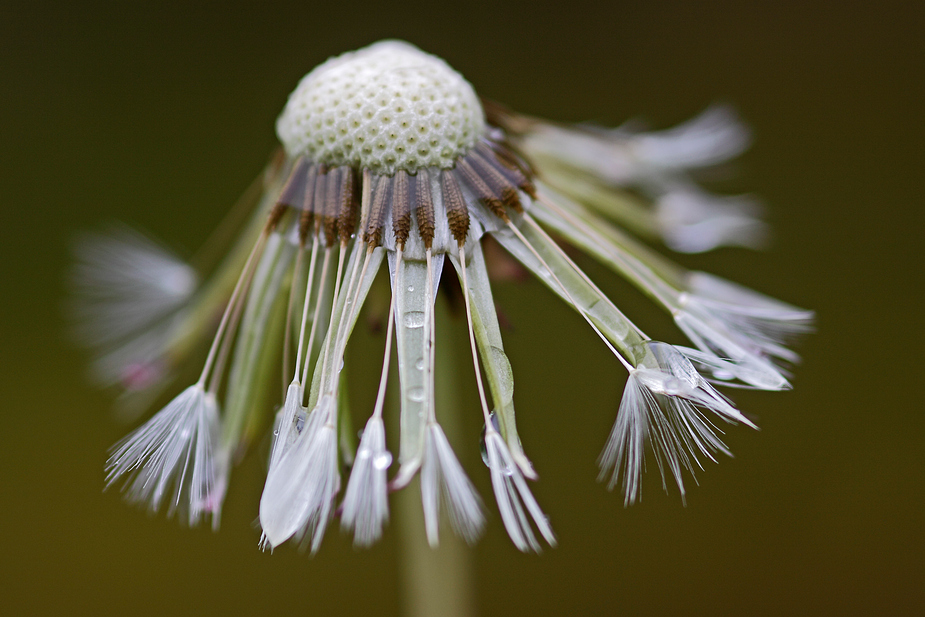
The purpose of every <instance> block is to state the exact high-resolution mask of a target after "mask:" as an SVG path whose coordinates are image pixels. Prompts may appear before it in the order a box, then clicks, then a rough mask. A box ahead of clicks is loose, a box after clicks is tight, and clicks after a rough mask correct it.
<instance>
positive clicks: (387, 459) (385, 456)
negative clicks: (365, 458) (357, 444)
mask: <svg viewBox="0 0 925 617" xmlns="http://www.w3.org/2000/svg"><path fill="white" fill-rule="evenodd" d="M391 464H392V455H391V454H389V453H388V452H387V451H383V452H381V453H379V454H377V455H376V457H375V458H374V459H373V467H375V468H376V469H380V470H382V469H388V468H389V465H391Z"/></svg>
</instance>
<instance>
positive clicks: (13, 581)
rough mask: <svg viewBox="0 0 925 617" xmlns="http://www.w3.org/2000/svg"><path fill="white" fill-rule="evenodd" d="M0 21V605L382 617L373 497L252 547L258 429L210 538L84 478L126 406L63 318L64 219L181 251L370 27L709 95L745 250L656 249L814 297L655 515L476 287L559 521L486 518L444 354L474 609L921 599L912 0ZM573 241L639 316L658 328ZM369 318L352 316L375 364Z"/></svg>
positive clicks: (540, 299) (549, 109)
mask: <svg viewBox="0 0 925 617" xmlns="http://www.w3.org/2000/svg"><path fill="white" fill-rule="evenodd" d="M0 15H2V18H0V50H2V51H0V161H2V164H0V199H2V213H3V214H2V221H3V224H2V225H0V236H2V239H0V264H2V266H0V276H2V287H0V289H2V293H3V299H2V302H0V392H2V393H3V399H2V400H3V405H2V420H0V423H2V431H0V488H2V495H3V498H2V499H3V501H2V505H0V546H2V557H0V605H2V606H3V607H4V609H3V613H4V614H7V615H13V614H17V615H19V614H74V615H77V614H88V615H115V614H134V615H160V614H219V613H221V614H257V613H260V614H283V612H284V611H285V612H286V613H285V614H299V615H302V614H305V615H315V614H343V615H348V614H349V615H353V614H357V615H360V614H375V615H382V616H385V615H395V614H399V612H400V610H401V606H402V603H403V601H404V597H405V596H404V592H403V591H402V590H403V587H402V583H401V574H400V573H401V569H400V566H401V562H402V558H403V553H402V549H401V547H400V546H399V544H400V542H399V534H398V530H397V524H396V523H395V522H393V526H392V529H390V530H389V532H388V533H387V535H386V537H385V539H384V540H383V541H382V542H380V543H379V544H378V545H377V546H376V547H374V548H373V549H372V550H369V551H363V552H357V551H354V549H353V548H352V547H351V544H350V540H349V538H347V537H345V536H343V535H341V534H340V533H338V532H337V531H336V528H335V530H334V531H333V532H329V533H328V537H327V538H326V540H325V543H324V546H323V547H322V550H321V551H320V553H319V554H318V555H317V556H315V557H314V558H310V557H308V556H307V555H300V554H299V553H298V552H297V551H296V550H294V549H293V548H292V547H288V546H287V547H284V548H283V549H281V550H278V551H277V552H276V554H274V555H270V554H265V553H261V552H259V551H258V550H257V540H258V536H259V532H258V531H257V530H256V529H255V527H254V524H253V523H254V520H255V518H256V514H257V503H258V499H259V494H260V491H261V488H262V474H263V470H264V465H265V463H264V455H263V454H261V453H260V452H256V453H254V454H252V455H251V456H250V457H249V458H247V459H246V460H245V461H244V463H243V464H242V466H241V467H240V468H239V469H238V470H237V471H236V472H235V474H234V476H233V483H232V486H231V489H230V492H229V495H228V501H227V505H226V509H225V514H224V518H223V526H222V529H221V531H220V532H218V533H212V532H211V531H209V530H207V529H203V528H200V529H195V530H189V529H185V528H183V527H181V526H180V525H178V524H177V523H176V522H175V521H168V520H165V518H164V517H163V516H160V517H156V518H153V519H152V518H150V517H148V516H147V515H146V514H145V513H143V512H141V511H140V510H138V509H133V508H131V507H127V506H126V505H125V504H124V503H122V501H121V499H120V497H119V495H118V492H117V491H109V492H106V493H104V492H103V491H102V487H103V463H104V461H105V458H106V452H107V449H108V448H109V447H110V446H111V445H112V444H113V443H114V442H115V441H117V440H118V439H119V438H120V437H121V436H122V435H124V434H125V433H126V432H127V430H129V428H130V427H127V426H124V425H120V424H119V423H118V422H117V421H116V420H115V419H114V418H113V417H112V415H111V414H110V413H109V411H108V410H109V408H110V405H111V399H110V397H109V396H108V395H106V394H105V393H100V392H97V391H95V390H94V389H92V388H91V387H90V386H89V385H88V384H87V382H86V380H85V377H84V371H85V364H86V357H85V355H84V354H83V353H82V352H81V351H79V350H77V349H74V348H73V347H72V346H70V345H69V343H68V342H67V338H66V336H65V324H64V320H63V318H62V312H63V311H62V304H63V300H64V293H65V292H64V288H65V286H64V280H65V271H66V268H67V265H68V261H69V257H68V247H69V242H70V239H71V238H72V236H73V234H74V232H75V231H77V230H80V229H87V228H95V227H99V226H100V225H101V224H103V223H106V222H108V221H111V220H113V219H119V220H125V221H128V222H130V223H132V224H135V225H137V226H139V227H141V228H143V229H145V230H148V231H149V232H150V233H152V234H153V235H155V236H156V237H160V238H163V239H164V240H165V241H166V242H167V243H169V244H170V245H171V246H173V247H175V248H177V250H179V251H180V252H181V254H185V255H189V254H191V253H192V252H193V251H194V250H195V249H196V248H197V247H198V245H199V243H200V242H201V241H202V240H203V239H204V238H205V237H206V236H207V235H208V233H209V232H210V231H211V230H212V229H213V228H214V227H215V226H216V225H217V223H218V222H219V221H220V220H221V218H222V215H223V213H224V212H225V211H226V210H227V208H228V207H229V206H230V205H231V204H232V203H234V201H235V200H236V198H237V197H238V195H239V194H240V193H241V192H242V191H243V190H244V189H245V188H246V187H247V186H248V184H249V183H250V181H251V180H252V178H253V177H255V176H256V175H257V174H258V173H259V172H260V170H261V168H262V166H263V164H264V162H265V161H266V159H267V156H268V154H269V153H270V151H271V150H272V149H273V148H274V146H275V143H276V142H275V137H274V131H273V124H274V120H275V118H276V115H277V113H278V112H279V110H280V109H281V108H282V106H283V103H284V102H285V100H286V97H287V95H288V93H289V92H290V91H291V89H292V88H293V87H294V86H295V84H296V82H297V80H298V79H299V78H300V77H301V76H302V75H303V74H304V73H306V72H307V71H308V70H309V69H311V68H312V67H313V66H315V65H316V64H318V63H319V62H321V61H323V60H324V59H326V58H327V57H328V56H330V55H334V54H338V53H340V52H342V51H346V50H350V49H354V48H357V47H360V46H363V45H366V44H368V43H370V42H373V41H375V40H378V39H381V38H385V37H397V38H404V39H407V40H409V41H411V42H413V43H415V44H417V45H418V46H420V47H421V48H423V49H424V50H427V51H430V52H433V53H436V54H437V55H439V56H442V57H443V58H445V59H446V60H447V61H448V62H449V63H450V64H451V65H452V66H454V67H455V68H457V69H458V70H459V71H461V72H462V73H463V74H464V75H465V76H466V77H467V78H468V79H469V80H470V81H471V82H472V83H473V84H474V85H475V87H476V89H477V90H478V92H479V93H480V94H482V95H484V96H488V97H491V98H494V99H496V100H499V101H503V102H505V103H507V104H508V105H509V106H511V107H513V108H515V109H518V110H521V111H524V112H528V113H531V114H536V115H540V116H545V117H548V118H554V119H557V120H564V121H595V122H600V123H604V124H610V125H615V124H618V123H621V122H623V121H624V120H626V119H627V118H630V117H641V118H643V119H645V120H646V121H647V122H648V123H649V124H650V125H651V126H652V127H656V128H661V127H666V126H669V125H671V124H674V123H676V122H679V121H682V120H684V119H686V118H688V117H691V116H693V115H695V114H696V113H698V112H699V111H701V110H702V109H703V108H705V107H706V106H707V105H709V104H710V103H712V102H716V101H721V102H729V103H732V104H734V105H735V106H736V107H737V108H738V110H739V111H740V113H741V115H742V116H743V118H745V119H746V121H747V122H748V123H749V124H750V125H751V126H752V128H753V130H754V136H755V141H754V145H753V147H752V149H751V150H750V151H749V152H748V153H746V154H745V155H744V156H743V157H742V158H741V160H740V161H739V163H738V164H737V165H736V174H735V175H734V176H732V177H730V178H728V179H725V180H723V181H721V182H717V183H714V184H713V185H711V188H715V189H717V190H722V191H727V192H742V191H750V192H754V193H755V194H757V195H760V196H761V198H762V199H763V200H764V201H765V202H766V203H767V204H768V206H769V208H768V210H769V218H770V221H771V222H772V224H773V225H774V228H775V231H776V237H775V242H774V244H773V246H772V247H771V248H770V249H769V250H767V251H765V252H762V253H755V252H749V251H745V250H730V249H726V250H720V251H717V252H715V253H712V254H708V255H702V256H696V257H685V258H681V261H682V263H684V264H685V265H688V266H690V267H695V268H699V269H704V270H707V271H711V272H715V273H717V274H720V275H722V276H726V277H728V278H731V279H733V280H737V281H740V282H742V283H744V284H747V285H750V286H752V287H754V288H757V289H759V290H762V291H764V292H766V293H769V294H771V295H773V296H777V297H780V298H782V299H784V300H787V301H790V302H792V303H794V304H797V305H800V306H805V307H809V308H813V309H816V310H817V311H818V315H819V320H818V332H817V333H816V334H815V335H813V336H811V337H809V338H807V339H806V340H805V342H804V344H803V345H802V347H801V352H802V353H803V356H804V363H803V365H802V366H801V367H799V369H798V371H797V374H796V378H795V386H796V387H795V389H794V390H793V391H792V392H787V393H756V392H747V391H742V392H734V393H733V394H734V396H735V399H736V401H737V402H738V403H739V405H740V407H741V408H743V409H744V410H746V411H747V412H748V413H749V414H751V415H752V416H753V417H754V418H756V419H757V421H758V423H759V424H760V426H761V428H762V430H761V431H760V432H753V431H749V430H747V429H745V428H734V429H732V430H731V431H729V433H728V443H729V444H730V446H731V448H732V450H733V451H734V453H735V455H736V458H734V459H729V460H723V461H721V464H719V465H710V466H709V467H708V468H707V470H706V471H705V472H704V473H702V474H700V475H699V480H700V486H699V487H696V486H693V483H691V485H692V487H691V490H690V491H689V497H688V504H687V506H686V507H684V506H682V505H681V503H680V499H679V498H678V495H677V492H676V491H672V492H671V493H670V494H669V495H665V494H664V493H663V492H662V491H661V489H660V487H659V481H658V478H657V474H655V473H654V472H650V473H649V474H648V475H647V476H646V480H645V485H644V495H645V499H644V501H643V502H642V503H641V504H639V505H637V506H635V507H633V508H631V509H624V507H623V504H622V500H621V498H620V496H619V495H618V494H616V493H609V492H607V491H606V490H605V488H604V487H603V486H601V485H600V484H598V483H597V482H595V477H596V474H597V469H596V464H595V460H596V457H597V455H598V452H599V451H600V449H601V447H602V445H603V443H604V440H605V438H606V436H607V432H608V431H609V428H610V425H611V423H612V421H613V417H614V415H615V413H616V408H617V403H618V400H619V397H620V393H621V391H622V387H623V382H624V376H623V375H624V374H623V371H622V369H620V368H619V365H618V364H617V363H616V362H615V361H614V359H613V358H612V357H609V355H608V353H607V352H606V350H605V349H603V347H602V346H601V345H600V344H599V341H598V340H597V339H596V337H595V335H594V334H593V332H591V331H590V330H589V329H588V328H587V327H586V326H585V325H584V324H583V323H582V322H581V320H580V319H579V318H578V316H577V315H575V314H574V313H572V312H570V311H569V310H568V309H566V308H565V307H564V306H563V305H562V304H561V303H560V302H558V301H557V300H555V299H554V298H553V297H552V295H551V294H550V293H549V292H547V291H546V290H545V289H544V288H542V287H541V286H540V285H539V284H538V283H536V282H533V281H528V282H526V283H523V284H518V285H514V284H507V285H499V286H497V287H496V298H497V299H498V301H499V304H500V305H501V307H502V309H503V310H504V311H505V313H506V315H507V316H508V318H509V320H510V321H511V323H512V325H513V329H512V331H511V332H509V333H508V334H507V335H506V338H505V345H506V347H507V351H508V353H509V354H510V356H511V358H512V362H513V365H514V370H515V373H516V377H517V391H516V397H517V399H516V400H517V404H518V411H519V414H518V416H519V420H520V423H521V431H522V437H523V439H524V442H525V444H526V447H527V451H528V453H529V455H530V456H531V457H532V459H533V461H534V463H535V465H536V467H537V469H538V471H539V473H540V475H541V478H542V479H541V481H540V482H539V483H538V484H536V485H535V486H534V488H535V493H536V495H537V497H538V499H539V500H540V502H541V504H542V505H543V507H544V508H545V510H546V512H547V513H548V514H549V516H550V518H551V520H552V522H553V525H554V527H555V529H556V531H557V533H558V536H559V541H560V545H559V547H558V548H556V549H554V550H547V551H545V552H544V553H543V554H542V555H540V556H530V555H521V554H519V553H518V552H517V551H516V550H515V549H514V548H513V546H512V545H511V544H510V542H509V541H508V540H507V538H506V536H505V534H504V531H503V526H502V525H501V522H500V517H499V516H498V515H497V511H496V509H495V507H494V504H493V500H491V499H490V496H491V489H490V483H489V481H488V476H487V473H485V470H484V468H483V467H482V464H481V462H479V460H478V452H477V448H476V445H477V441H478V430H479V429H480V424H481V421H480V419H479V418H478V412H477V407H476V398H475V390H474V386H473V383H472V377H471V372H469V373H465V374H464V383H463V386H464V387H463V388H462V390H463V392H464V393H465V394H464V398H463V401H462V402H463V404H464V407H466V408H467V409H471V411H472V413H471V414H469V416H468V417H467V418H466V419H464V421H463V426H462V430H463V435H464V437H463V439H462V440H461V441H459V442H458V444H457V451H459V452H460V456H461V457H462V458H463V459H464V464H465V465H466V466H467V468H468V470H469V472H470V475H471V476H472V478H473V480H474V482H475V483H476V485H477V487H478V489H479V491H480V493H481V494H482V495H483V496H484V497H486V498H487V500H488V503H489V504H490V512H491V515H490V519H489V527H488V531H487V534H486V536H485V537H484V538H483V540H482V541H481V542H480V543H479V544H478V545H477V546H476V547H475V548H474V549H472V550H471V552H470V558H471V564H472V577H473V581H474V592H475V596H474V597H475V606H476V608H477V609H478V611H479V613H480V614H484V615H502V614H513V615H563V614H570V615H572V614H575V615H598V614H600V615H610V614H626V615H648V614H652V615H661V614H667V613H680V612H684V613H686V614H711V615H743V614H747V615H780V614H790V615H795V614H811V615H820V614H823V615H836V614H837V615H849V614H856V615H870V614H922V611H925V581H923V574H925V564H923V554H925V552H923V549H925V542H923V540H925V537H923V536H925V532H923V527H925V525H923V523H925V517H923V514H922V508H923V506H925V478H923V471H925V466H923V464H922V463H923V455H922V451H923V447H922V446H923V443H925V414H923V403H922V395H921V383H922V370H923V361H922V357H923V356H922V343H923V340H922V333H923V326H922V320H921V317H922V306H923V305H922V301H923V295H922V282H923V278H925V277H923V275H922V266H923V252H922V250H921V247H922V233H923V222H925V217H923V214H922V210H923V199H922V194H923V192H922V178H923V171H925V169H923V146H922V144H923V143H925V131H923V126H925V122H923V111H925V107H923V103H925V97H923V94H925V70H923V69H925V61H923V60H925V54H923V50H925V46H923V42H922V32H923V31H925V20H923V10H922V5H921V3H915V2H905V3H904V2H880V3H876V5H874V4H873V3H864V2H843V3H797V2H792V3H791V2H758V3H737V2H710V3H687V2H668V3H666V2H632V3H627V2H612V3H603V2H591V1H587V0H573V1H570V2H543V1H534V2H498V3H495V2H482V1H473V2H464V3H461V2H454V3H439V4H431V3H427V4H421V5H416V4H414V3H411V2H404V3H382V4H377V5H372V4H360V3H347V2H314V1H311V0H309V1H303V2H298V3H285V2H273V1H267V2H259V3H258V2H254V3H251V4H239V3H234V2H206V3H195V2H188V1H184V2H159V3H149V4H142V3H124V2H86V1H83V2H58V3H54V2H30V3H27V2H13V3H5V4H4V6H3V8H2V9H0ZM582 264H583V265H585V266H587V268H588V269H589V271H590V272H591V274H592V275H593V276H594V277H595V278H596V279H597V280H601V281H603V282H604V287H605V289H606V290H607V291H608V292H610V293H611V294H612V297H613V298H614V299H615V300H616V302H617V304H618V305H619V306H620V307H621V308H623V309H624V310H625V312H627V313H628V314H629V315H630V316H631V317H633V318H634V319H636V320H637V321H638V323H639V324H640V325H641V326H642V327H643V329H645V330H647V331H649V333H650V334H653V335H655V336H656V337H657V338H662V339H667V340H670V341H676V342H681V340H682V339H681V337H680V335H679V334H678V333H676V332H675V331H674V330H673V328H672V326H671V324H670V323H669V320H668V319H667V318H666V317H665V316H664V315H662V314H661V313H660V312H658V311H657V310H656V309H654V308H652V306H651V305H650V304H649V303H648V302H647V301H645V300H643V299H642V298H641V297H640V296H639V295H638V294H637V293H636V292H635V291H634V290H632V289H631V288H630V287H629V286H627V285H625V284H623V283H622V282H620V281H617V280H616V279H615V277H613V276H611V275H610V274H608V273H607V272H605V271H604V270H603V269H602V268H600V267H598V266H596V265H595V264H593V263H591V262H590V261H589V260H583V261H582ZM463 332H464V331H463V330H462V326H461V324H458V325H457V328H456V336H457V340H458V341H459V342H460V343H462V344H464V342H465V339H464V338H463V336H464V335H463ZM378 336H379V338H376V336H375V335H367V334H361V336H360V340H362V339H363V337H368V338H369V339H374V340H373V342H372V344H373V345H374V346H375V349H376V350H377V351H376V352H375V354H374V355H376V356H378V353H379V351H378V350H379V349H381V347H380V345H381V340H382V339H381V335H378ZM462 344H461V345H460V346H459V347H460V353H463V352H464V351H465V349H464V347H463V346H462ZM462 358H463V359H465V356H462ZM374 370H378V369H374ZM354 381H355V382H357V381H363V380H362V379H355V380H354ZM364 397H366V398H364ZM466 397H467V398H466ZM356 398H357V400H360V401H362V400H369V401H371V400H372V398H371V394H370V393H369V391H368V390H361V391H360V392H359V393H358V394H357V395H356ZM465 435H468V436H467V437H466V436H465Z"/></svg>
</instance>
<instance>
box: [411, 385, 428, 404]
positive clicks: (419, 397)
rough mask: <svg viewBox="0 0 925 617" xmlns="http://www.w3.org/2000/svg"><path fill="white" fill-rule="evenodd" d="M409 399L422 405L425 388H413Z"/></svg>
mask: <svg viewBox="0 0 925 617" xmlns="http://www.w3.org/2000/svg"><path fill="white" fill-rule="evenodd" d="M408 398H409V399H411V400H412V401H415V402H417V403H420V402H421V401H423V400H424V388H422V387H421V386H415V387H414V388H411V389H410V390H408Z"/></svg>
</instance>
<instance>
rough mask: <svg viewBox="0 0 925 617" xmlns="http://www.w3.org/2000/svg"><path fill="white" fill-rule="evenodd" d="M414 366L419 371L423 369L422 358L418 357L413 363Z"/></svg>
mask: <svg viewBox="0 0 925 617" xmlns="http://www.w3.org/2000/svg"><path fill="white" fill-rule="evenodd" d="M414 368H416V369H417V370H419V371H423V370H424V358H418V361H417V362H415V363H414Z"/></svg>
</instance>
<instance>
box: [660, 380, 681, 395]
mask: <svg viewBox="0 0 925 617" xmlns="http://www.w3.org/2000/svg"><path fill="white" fill-rule="evenodd" d="M662 389H663V390H664V392H665V394H667V395H668V396H678V395H679V394H681V393H682V392H684V384H683V383H682V382H681V380H680V379H677V378H675V377H669V378H668V379H666V380H665V385H664V386H663V387H662Z"/></svg>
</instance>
